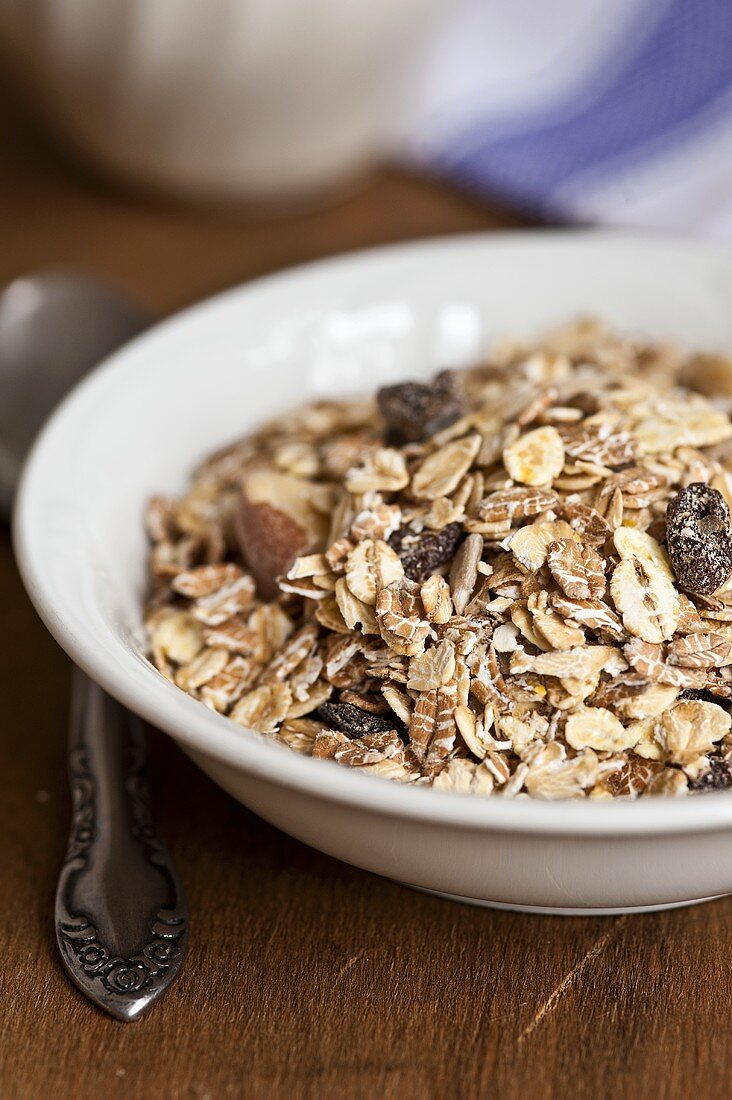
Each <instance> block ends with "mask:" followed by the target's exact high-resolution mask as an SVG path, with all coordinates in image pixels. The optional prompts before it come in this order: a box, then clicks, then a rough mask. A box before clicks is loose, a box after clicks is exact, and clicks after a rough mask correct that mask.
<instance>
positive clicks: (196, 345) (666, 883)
mask: <svg viewBox="0 0 732 1100" xmlns="http://www.w3.org/2000/svg"><path fill="white" fill-rule="evenodd" d="M587 310H591V311H599V312H601V313H602V314H603V315H605V316H606V317H608V318H609V319H610V320H611V321H612V322H614V323H616V324H617V325H619V326H622V327H623V328H624V329H630V330H633V331H637V332H639V333H645V334H648V335H652V336H661V337H675V338H681V339H682V340H686V341H689V342H691V343H693V344H697V345H706V346H709V347H712V348H714V347H724V346H727V347H730V346H732V253H730V252H727V251H726V250H722V249H719V248H717V247H713V246H709V245H705V244H693V243H685V242H678V241H668V240H663V239H657V238H651V239H642V238H638V237H630V236H622V235H616V234H603V233H584V232H582V233H552V232H546V233H526V234H508V235H491V236H474V237H452V238H447V239H444V240H436V241H427V242H423V243H417V244H410V245H405V246H400V247H395V248H387V249H380V250H377V251H373V252H367V253H363V254H360V255H355V256H347V257H344V258H342V259H336V260H330V261H326V262H323V263H318V264H314V265H311V266H308V267H305V268H301V269H299V270H296V271H293V272H288V273H285V274H283V275H277V276H274V277H272V278H268V279H264V280H262V281H260V282H258V283H253V284H251V285H249V286H245V287H242V288H239V289H237V290H233V291H231V292H229V293H227V294H224V295H222V296H220V297H218V298H215V299H213V300H212V301H209V302H206V303H204V304H203V305H200V306H197V307H196V308H194V309H191V310H188V311H187V312H185V313H183V314H182V315H180V316H178V317H175V318H173V319H172V320H170V321H167V322H166V323H164V324H162V325H159V326H158V327H157V328H155V329H154V330H153V331H152V332H150V333H148V334H147V335H145V336H143V337H141V338H140V339H138V340H136V341H134V342H133V343H132V344H130V345H129V346H128V347H126V348H125V349H124V350H122V351H121V352H119V353H118V354H116V355H115V356H113V357H112V358H111V359H110V360H109V361H108V362H106V363H104V364H103V365H102V366H101V367H99V368H98V369H97V370H96V371H95V372H94V373H93V374H92V375H91V376H90V377H89V378H88V379H87V380H86V381H85V382H83V383H82V384H81V385H80V386H79V387H78V388H77V389H76V390H75V391H74V392H73V393H72V394H71V396H70V397H69V398H68V399H67V400H66V401H65V402H64V403H63V404H62V406H61V407H60V408H59V410H58V411H57V412H56V414H55V415H54V416H53V417H52V419H51V420H50V422H49V423H48V425H47V426H46V428H45V429H44V431H43V433H42V434H41V437H40V439H39V441H38V443H37V444H36V447H35V450H34V451H33V454H32V456H31V459H30V461H29V464H28V466H27V469H26V472H25V476H24V479H23V483H22V487H21V490H20V495H19V499H18V503H17V510H16V515H15V540H16V550H17V556H18V561H19V563H20V568H21V570H22V574H23V577H24V580H25V583H26V585H27V588H28V591H29V593H30V595H31V598H32V599H33V601H34V603H35V605H36V607H37V608H38V610H39V612H40V614H41V615H42V617H43V618H44V620H45V622H46V624H47V626H48V628H49V630H51V632H52V633H53V634H54V636H55V637H56V638H57V640H58V641H59V642H60V644H61V645H62V646H63V647H64V649H66V650H67V652H68V653H69V654H70V655H71V656H72V657H73V659H74V660H75V661H77V662H78V663H79V664H80V665H82V666H83V667H84V668H85V669H86V670H87V671H88V672H89V673H90V674H91V675H92V676H93V677H94V678H95V679H96V680H98V681H99V682H100V683H101V684H103V685H104V687H105V688H106V689H107V690H108V691H110V692H111V693H112V694H113V695H115V696H116V697H117V698H118V699H121V700H122V701H123V702H124V703H126V704H127V705H128V706H129V707H130V708H131V709H132V710H135V711H137V712H138V713H139V714H141V715H143V716H144V717H145V718H147V719H149V720H150V721H151V722H153V723H155V724H156V725H157V726H159V727H161V728H162V729H164V730H167V731H168V733H170V734H171V735H172V736H173V737H174V738H175V739H176V740H177V741H178V742H179V743H180V744H181V745H182V747H183V748H184V749H185V750H186V752H188V753H189V754H190V755H191V757H192V758H193V759H194V760H195V761H196V762H197V763H198V764H199V765H200V766H201V768H203V770H204V771H205V772H207V774H208V775H210V776H211V777H212V778H213V779H214V780H215V781H216V782H217V783H219V784H220V785H221V786H222V787H223V788H224V789H225V790H227V791H229V792H230V793H231V794H232V795H234V797H235V798H238V799H239V800H240V801H241V802H243V803H244V804H245V805H247V806H249V807H251V809H253V810H254V811H256V812H257V813H258V814H261V816H262V817H264V818H266V819H267V820H268V821H271V822H272V823H273V824H275V825H277V826H279V827H280V828H282V829H284V830H285V831H286V832H288V833H291V834H292V835H293V836H296V837H299V838H300V839H301V840H304V841H305V842H307V843H308V844H312V845H313V846H314V847H316V848H320V849H322V850H323V851H325V852H328V853H330V854H331V855H334V856H337V857H338V858H339V859H343V860H346V861H347V862H349V863H353V864H356V865H357V866H359V867H365V868H367V869H369V870H371V871H376V872H378V873H379V874H382V875H386V876H388V877H390V878H394V879H398V880H400V881H402V882H405V883H410V884H412V885H415V886H419V887H423V888H426V889H429V890H434V891H438V892H441V893H445V894H449V895H452V896H459V897H461V898H465V899H469V900H473V901H478V902H480V903H483V904H489V905H503V906H510V907H516V908H527V909H537V910H541V911H553V912H577V911H594V912H608V911H618V910H629V909H640V908H652V907H659V906H660V907H663V906H669V905H675V904H683V903H686V902H689V901H692V900H695V899H702V898H708V897H711V896H714V895H719V894H723V893H728V892H732V796H731V795H727V794H724V793H721V794H709V795H703V796H698V797H692V798H687V799H681V800H677V801H668V802H665V801H660V800H659V801H652V800H648V801H640V802H637V803H628V804H625V803H610V804H608V803H590V802H570V803H547V802H532V801H529V800H522V801H516V802H514V801H503V800H501V799H500V798H493V799H485V800H481V799H477V798H471V797H467V796H461V795H453V794H445V793H442V792H439V791H432V790H429V789H414V788H411V787H404V786H401V785H399V784H396V783H390V782H388V781H386V780H381V779H376V778H373V777H368V776H361V775H359V774H358V772H357V771H356V770H350V769H347V768H339V767H338V766H336V765H334V764H331V763H329V762H323V761H318V760H311V759H307V758H305V757H302V756H299V755H297V754H296V753H294V752H291V751H290V750H288V749H285V748H283V747H280V746H278V745H275V744H273V743H272V742H270V741H268V740H266V739H265V738H263V737H261V736H259V735H257V734H254V733H250V732H245V731H242V730H241V729H240V728H239V727H238V726H236V725H234V724H233V723H231V722H229V721H228V720H227V719H225V718H222V717H220V716H219V715H216V714H214V713H212V712H211V711H209V710H207V709H206V708H205V707H204V706H202V705H201V704H200V703H197V702H196V701H195V700H193V699H191V698H190V697H189V696H187V695H185V694H184V693H183V692H182V691H179V690H178V689H177V688H175V687H174V686H173V685H171V684H170V683H168V682H167V681H166V680H164V679H163V677H161V676H160V675H159V674H158V673H157V672H155V671H154V670H153V669H152V668H151V667H150V665H149V664H147V662H146V661H145V660H144V658H143V657H142V656H141V655H140V652H139V648H138V645H137V640H138V638H139V630H140V601H141V598H142V594H143V589H144V584H145V556H146V547H145V538H144V534H143V528H142V513H143V506H144V503H145V500H146V498H147V497H148V495H149V494H150V493H151V492H153V491H160V490H162V491H166V492H175V491H176V490H179V489H181V488H182V487H183V485H184V483H185V481H186V477H187V475H188V472H189V471H190V469H191V467H192V465H193V464H194V463H195V461H196V460H197V459H199V458H200V457H202V456H203V455H205V454H206V453H207V452H209V451H211V450H213V449H215V448H216V447H218V446H220V445H221V444H223V443H225V442H227V441H229V440H232V439H234V438H236V437H237V436H240V435H242V434H244V433H246V432H247V431H248V429H249V428H250V427H251V426H253V425H254V424H256V423H257V422H259V421H260V420H261V419H262V418H263V417H265V416H268V415H269V414H271V413H274V412H275V411H277V410H280V409H282V408H283V407H284V406H286V405H288V404H291V403H292V402H294V401H299V400H300V399H302V398H305V397H312V396H315V395H325V394H333V393H344V392H357V391H369V390H372V389H373V388H374V387H375V386H377V385H379V384H381V383H383V382H385V381H394V380H397V379H400V378H403V377H408V376H410V375H411V376H414V375H426V374H430V373H431V372H433V371H434V370H435V369H436V368H438V367H443V366H446V365H453V364H462V363H470V362H471V361H473V360H475V359H476V358H477V357H478V356H479V355H480V354H481V352H482V350H483V349H484V348H485V347H486V346H487V345H488V344H489V343H490V342H491V340H492V339H493V338H494V337H495V336H497V335H500V334H502V333H505V332H506V331H518V332H522V331H523V332H526V331H529V330H535V329H537V328H538V327H541V326H544V325H546V324H549V323H552V322H555V321H557V320H559V319H564V318H566V317H568V316H571V315H574V314H577V313H578V312H583V311H587Z"/></svg>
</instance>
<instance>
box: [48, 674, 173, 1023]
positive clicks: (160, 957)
mask: <svg viewBox="0 0 732 1100" xmlns="http://www.w3.org/2000/svg"><path fill="white" fill-rule="evenodd" d="M74 696H75V698H74V713H73V715H72V731H71V739H72V742H73V743H72V745H71V747H70V750H69V780H70V786H71V795H72V824H71V830H70V836H69V845H68V849H67V853H66V859H65V861H64V866H63V868H62V871H61V875H60V878H59V883H58V890H57V896H56V934H57V940H58V945H59V950H60V952H61V957H62V960H63V962H64V966H65V967H66V969H67V972H68V974H69V976H70V977H71V979H72V980H73V981H74V982H75V984H76V985H77V986H78V987H79V988H80V989H81V990H82V992H84V993H85V994H86V995H87V996H88V997H90V999H92V1000H93V1001H94V1002H95V1003H96V1004H98V1005H99V1007H101V1008H104V1009H105V1010H106V1011H108V1012H110V1013H111V1014H112V1015H114V1016H116V1017H117V1018H119V1019H124V1020H128V1019H133V1018H135V1017H136V1016H139V1015H140V1014H141V1012H143V1011H144V1010H145V1009H146V1008H147V1007H148V1006H149V1005H150V1004H151V1003H152V1001H153V1000H154V999H155V998H156V997H157V996H158V995H159V994H160V993H161V992H162V991H163V989H165V988H166V987H167V985H168V984H169V983H170V981H172V979H173V978H174V977H175V975H176V974H177V971H178V969H179V967H180V965H181V963H182V961H183V957H184V955H185V951H186V946H187V939H188V921H187V914H186V908H185V899H184V896H183V891H182V888H181V884H180V882H179V880H178V876H177V873H176V871H175V867H174V866H173V863H172V860H171V858H170V855H169V853H168V851H167V849H166V847H165V845H164V844H163V842H162V840H161V838H160V837H159V835H158V834H157V832H156V831H155V827H154V825H153V821H152V816H151V812H150V803H149V797H148V792H147V786H146V783H145V777H144V760H145V744H144V737H143V734H142V730H141V728H140V725H139V723H138V721H137V719H135V718H134V717H133V716H132V715H129V714H128V713H127V712H126V711H124V709H123V708H122V707H121V706H120V705H119V704H117V703H115V702H114V701H113V700H111V699H109V698H108V697H106V696H104V694H103V692H102V691H101V689H100V688H98V687H97V686H96V685H94V684H91V683H90V682H89V681H86V680H85V679H83V678H82V675H81V674H78V676H77V678H76V680H75V684H74ZM100 721H103V722H104V723H105V728H104V734H105V736H106V737H107V747H106V748H105V749H102V750H100V749H99V745H94V746H91V747H90V744H89V738H90V737H95V736H96V737H97V738H101V734H100V729H99V725H98V723H99V722H100ZM107 723H109V725H108V724H107ZM109 746H112V747H113V748H117V749H118V750H119V751H118V752H114V751H110V749H109ZM93 748H95V749H96V753H95V752H94V751H92V749H93ZM95 755H96V757H97V762H96V770H95V766H94V764H93V762H92V761H93V758H94V756H95ZM120 762H123V764H124V774H119V766H120ZM100 771H104V774H103V775H101V774H99V773H100ZM103 783H107V784H110V783H111V784H117V785H121V786H122V787H123V793H122V792H121V791H119V792H116V793H118V794H119V796H120V798H121V799H122V800H123V801H124V808H125V810H126V813H125V814H122V813H119V812H117V813H114V812H112V811H114V807H115V805H117V803H116V802H115V801H114V800H111V802H110V800H107V802H108V803H109V804H107V806H106V810H107V813H108V816H111V817H112V818H113V820H100V812H99V803H100V802H103V801H104V800H103V799H101V797H100V791H101V787H102V785H103ZM110 805H111V807H112V810H111V811H110ZM123 827H125V828H127V829H128V830H129V832H130V833H131V836H132V838H134V845H133V850H134V849H137V850H136V851H135V858H136V860H137V861H144V860H146V861H147V862H148V863H149V864H151V865H152V866H154V867H155V868H156V869H157V871H158V872H160V875H161V882H162V881H164V882H165V883H166V884H167V889H166V893H167V894H168V895H169V897H168V898H166V899H165V900H166V904H161V905H160V906H159V907H158V908H157V912H156V916H155V918H154V919H153V920H152V921H151V922H150V927H149V932H148V934H147V939H146V940H145V942H144V943H141V944H140V947H139V950H137V951H135V952H134V953H133V954H128V955H126V956H125V955H121V954H119V953H118V952H115V951H114V950H112V948H111V947H110V945H109V944H107V943H105V942H104V937H103V936H102V935H101V934H100V932H99V930H98V927H97V924H98V923H99V922H98V921H97V920H95V919H94V916H93V914H91V913H86V912H80V911H78V908H77V906H76V905H75V902H74V890H75V887H76V886H77V885H78V883H79V881H80V880H81V878H82V877H83V876H89V879H90V881H91V885H92V888H93V893H92V896H93V897H94V907H95V908H96V909H97V912H98V913H100V914H101V913H102V912H103V907H104V906H105V905H107V904H108V902H109V899H108V898H106V897H105V896H104V891H103V883H102V882H101V881H99V882H97V881H96V878H95V876H97V871H96V870H95V865H94V858H93V856H94V847H95V845H96V844H98V843H99V842H100V838H101V836H102V832H103V830H112V834H111V837H108V838H106V839H108V840H110V843H111V847H112V852H113V857H112V858H113V860H114V858H115V856H114V851H115V846H114V831H115V830H120V829H121V828H123ZM125 839H126V840H128V841H129V840H130V837H129V836H128V837H126V838H125ZM127 852H128V855H127V858H128V860H129V848H128V849H127ZM128 869H129V868H128V866H126V865H125V863H124V859H123V858H122V857H120V861H119V865H118V866H117V865H115V866H114V872H115V874H117V875H119V876H121V879H122V881H123V882H124V875H125V871H126V870H128ZM171 898H172V899H173V904H172V905H170V904H167V902H169V900H170V899H171ZM135 900H136V902H138V903H139V904H140V905H144V904H148V905H149V902H150V898H149V897H147V898H146V897H141V898H136V899H135Z"/></svg>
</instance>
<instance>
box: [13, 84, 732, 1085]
mask: <svg viewBox="0 0 732 1100" xmlns="http://www.w3.org/2000/svg"><path fill="white" fill-rule="evenodd" d="M0 104H2V106H0V281H5V280H7V279H11V278H13V277H14V276H17V275H19V274H21V273H22V272H26V271H30V270H33V269H36V268H43V267H48V266H50V265H59V264H63V265H67V264H68V265H75V266H79V267H84V268H87V269H88V270H90V271H93V272H96V273H97V274H99V275H103V276H106V277H107V278H109V279H110V280H112V281H113V282H114V283H116V284H117V285H119V286H120V287H122V288H124V289H126V290H127V291H128V292H129V293H130V294H131V295H133V296H134V297H135V298H136V299H138V300H139V302H141V303H142V304H144V305H145V306H147V307H148V308H149V309H150V310H152V311H155V312H157V313H159V314H165V313H168V312H170V311H171V310H174V309H176V308H178V307H180V306H183V305H185V304H187V303H188V302H190V301H192V300H193V299H195V298H198V297H200V296H201V295H204V294H208V293H210V292H213V291H216V290H219V289H220V288H222V287H225V286H228V285H230V284H232V283H236V282H239V281H241V280H244V279H249V278H251V277H253V276H257V275H260V274H263V273H266V272H269V271H274V270H277V269H279V268H282V267H284V266H285V265H288V264H292V263H297V262H300V261H303V260H309V259H311V258H314V257H318V256H322V255H325V254H330V253H335V252H340V251H342V250H344V249H350V248H357V247H362V246H365V245H369V244H373V243H377V242H383V241H391V240H399V239H403V238H409V237H414V236H420V235H426V234H438V233H452V232H456V231H464V230H474V229H494V228H499V227H505V226H510V225H513V224H519V220H518V219H517V218H515V217H513V216H511V215H510V214H508V213H505V212H501V211H499V210H497V209H492V208H488V207H486V206H482V205H479V204H478V203H476V202H473V201H469V200H466V199H465V198H462V197H459V196H456V195H455V194H452V193H450V192H449V191H448V190H446V189H443V188H441V187H439V186H437V185H435V184H430V183H427V182H424V181H419V180H416V179H412V178H408V177H406V176H403V175H399V174H397V173H392V172H386V173H383V174H380V175H378V176H376V177H375V178H374V179H372V180H370V181H367V183H366V184H365V185H364V186H363V188H362V189H361V190H359V191H357V192H354V193H353V194H352V196H351V197H350V198H348V199H344V200H342V201H341V202H340V203H339V204H338V205H333V206H331V207H330V208H328V209H322V210H317V211H313V212H310V213H307V214H302V215H299V216H290V217H288V218H286V217H280V218H271V219H270V220H266V221H265V220H261V219H260V220H258V221H257V220H252V219H251V218H249V219H247V218H245V217H243V216H242V215H241V214H238V215H235V214H233V213H230V214H222V213H220V212H219V213H212V212H205V211H201V210H192V209H185V208H182V207H174V206H172V205H170V204H166V203H165V202H163V201H160V200H156V199H150V198H143V197H139V196H138V197H134V196H133V197H131V196H130V195H129V194H125V193H122V192H121V191H116V190H113V189H111V188H109V187H108V186H106V185H104V184H102V183H100V182H98V181H95V180H94V179H92V178H91V176H89V175H88V174H85V173H82V172H80V171H79V170H77V169H74V168H73V167H70V166H68V165H67V164H65V163H64V161H63V160H62V159H61V158H59V157H58V156H56V155H55V154H54V153H52V152H51V151H50V150H48V149H47V148H46V147H45V145H44V143H43V142H42V141H40V140H39V139H37V138H35V137H33V136H32V135H31V133H30V132H29V130H28V127H27V126H26V125H25V123H23V121H22V120H21V119H20V118H19V117H18V116H17V112H14V111H13V109H12V107H11V106H10V105H9V104H8V101H7V99H6V98H5V97H0ZM445 274H446V279H448V280H449V272H446V273H445ZM0 608H1V609H2V612H1V614H2V618H1V619H0V623H1V624H2V634H1V635H0V637H1V639H2V640H1V641H0V700H1V701H2V723H1V724H0V729H1V730H2V732H1V733H0V738H2V747H3V767H2V773H1V778H0V960H1V961H0V1098H2V1100H14V1098H23V1100H25V1098H29V1100H36V1098H38V1097H42V1096H45V1095H54V1096H55V1097H58V1098H59V1100H66V1098H76V1097H79V1098H84V1100H86V1098H89V1100H91V1098H96V1097H98V1096H100V1095H101V1096H104V1097H105V1098H108V1100H115V1098H117V1097H135V1098H137V1097H140V1098H143V1100H147V1098H152V1100H156V1098H158V1097H161V1098H163V1097H164V1098H172V1100H176V1098H185V1100H187V1098H191V1100H205V1098H209V1100H219V1098H220V1097H239V1096H242V1097H250V1096H252V1097H267V1098H269V1097H272V1098H275V1100H278V1098H287V1100H299V1098H301V1097H318V1098H330V1097H347V1098H350V1097H375V1096H378V1097H380V1098H382V1100H392V1098H397V1097H400V1098H401V1097H417V1096H418V1097H420V1098H431V1097H440V1098H442V1097H471V1098H472V1097H475V1098H479V1097H480V1098H482V1097H501V1098H510V1097H532V1098H534V1097H535V1098H537V1100H542V1098H548V1097H592V1098H593V1100H598V1098H601V1097H610V1096H613V1097H614V1096H618V1097H620V1096H622V1097H630V1098H634V1097H638V1098H641V1097H643V1098H646V1097H653V1098H658V1100H665V1098H669V1097H689V1096H695V1097H704V1096H710V1097H712V1096H720V1097H721V1096H726V1095H729V1093H730V1070H731V1069H732V1053H730V1051H731V1043H730V1031H731V1028H730V1017H731V1015H732V982H731V980H730V973H731V970H732V898H728V899H726V900H722V901H718V902H713V903H709V904H706V905H701V906H696V907H693V908H690V909H682V910H677V911H675V912H669V913H660V914H649V915H645V916H635V917H620V918H604V919H599V918H592V919H590V918H587V919H584V918H583V919H580V918H554V917H533V916H524V915H520V914H513V913H499V912H491V911H489V910H479V909H472V908H470V907H468V906H460V905H455V904H452V903H449V902H444V901H439V900H437V899H434V898H431V897H428V896H425V895H422V894H419V893H416V892H413V891H411V890H408V889H405V888H402V887H400V886H397V885H394V884H392V883H390V882H387V881H385V880H382V879H379V878H377V877H375V876H373V875H370V874H366V873H364V872H362V871H359V870H356V869H354V868H351V867H348V866H346V865H345V864H342V863H338V862H336V861H335V860H333V859H329V858H327V857H326V856H323V855H320V854H319V853H317V852H314V851H311V850H310V849H308V848H306V847H305V846H304V845H302V844H300V843H297V842H296V841H294V840H291V839H290V838H289V837H287V836H285V835H284V834H282V833H279V832H277V831H276V830H275V829H274V828H272V827H270V826H269V825H267V824H265V823H264V822H262V821H260V820H259V819H258V818H256V817H255V816H254V815H253V814H251V813H249V812H247V811H246V810H245V809H244V808H243V807H241V806H239V805H238V804H237V803H235V802H234V801H232V799H230V798H229V797H228V796H226V795H225V794H223V793H222V792H221V791H219V790H218V789H217V788H216V787H214V786H213V785H212V784H211V783H210V782H209V781H208V780H207V779H206V778H205V777H204V776H203V775H202V774H200V773H199V772H198V771H197V770H196V769H195V768H194V767H193V765H192V764H191V763H190V762H189V761H188V760H187V759H186V757H184V756H183V754H182V753H181V752H180V751H179V750H178V749H177V748H176V747H175V746H174V744H173V743H172V742H171V741H170V740H168V739H167V738H166V737H164V736H163V735H161V734H154V735H153V736H152V738H151V740H152V749H151V754H152V773H153V784H154V794H155V803H156V810H157V818H158V821H159V824H160V826H161V829H162V831H163V833H164V835H165V836H166V838H167V839H168V841H169V844H170V847H171V848H172V850H173V853H174V855H175V858H176V860H177V862H178V865H179V868H180V871H181V873H182V876H183V879H184V881H185V884H186V887H187V890H188V896H189V901H190V908H191V923H192V936H191V947H190V953H189V957H188V961H187V964H186V966H185V968H184V971H183V974H182V976H181V977H180V979H179V981H178V982H177V984H176V985H174V986H173V987H172V989H171V990H170V992H169V993H168V995H167V996H166V998H165V999H164V1000H163V1001H162V1002H160V1003H158V1004H157V1005H156V1006H155V1007H154V1008H153V1009H152V1010H151V1012H150V1014H149V1015H148V1016H147V1017H145V1018H144V1019H142V1020H141V1021H139V1022H137V1023H135V1024H120V1023H117V1022H115V1021H113V1020H111V1019H108V1018H106V1017H104V1016H102V1015H101V1014H99V1013H98V1012H96V1011H95V1010H94V1009H93V1008H91V1007H90V1006H89V1005H88V1004H87V1003H86V1002H85V1001H84V1000H83V999H82V997H81V996H80V995H78V994H77V993H76V992H75V990H74V989H72V988H71V987H70V985H69V984H68V983H67V982H66V980H65V979H64V977H63V976H62V974H61V971H60V968H59V965H58V963H57V960H56V955H55V948H54V943H53V938H52V902H53V893H54V886H55V878H56V873H57V870H58V867H59V864H60V861H61V859H62V856H63V852H64V848H65V844H66V829H67V822H68V815H69V801H68V795H67V789H66V779H65V753H64V750H65V745H64V742H65V736H66V710H67V697H68V686H69V665H68V662H67V660H66V659H65V657H64V656H63V655H62V653H61V652H60V650H59V649H58V648H57V647H56V645H55V644H54V642H53V641H52V640H51V638H50V637H49V636H48V635H47V634H46V632H45V630H44V628H43V627H42V626H41V624H40V622H39V621H38V620H37V619H36V617H35V615H34V613H33V611H32V610H31V608H30V605H29V603H28V601H27V599H26V597H25V595H24V593H23V591H22V588H21V585H20V582H19V580H18V576H17V573H16V569H15V566H14V563H13V558H12V553H11V549H10V544H9V539H8V535H7V531H4V532H2V534H0Z"/></svg>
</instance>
